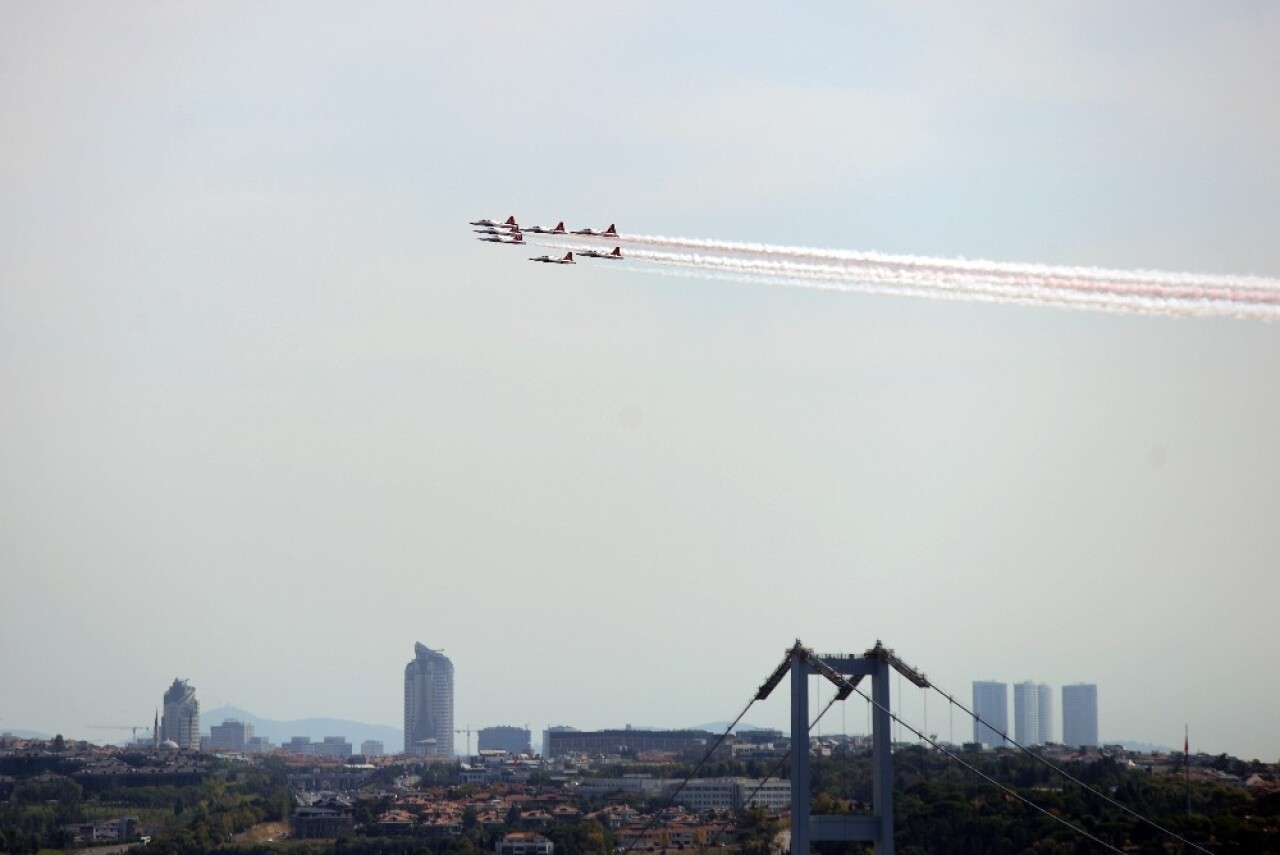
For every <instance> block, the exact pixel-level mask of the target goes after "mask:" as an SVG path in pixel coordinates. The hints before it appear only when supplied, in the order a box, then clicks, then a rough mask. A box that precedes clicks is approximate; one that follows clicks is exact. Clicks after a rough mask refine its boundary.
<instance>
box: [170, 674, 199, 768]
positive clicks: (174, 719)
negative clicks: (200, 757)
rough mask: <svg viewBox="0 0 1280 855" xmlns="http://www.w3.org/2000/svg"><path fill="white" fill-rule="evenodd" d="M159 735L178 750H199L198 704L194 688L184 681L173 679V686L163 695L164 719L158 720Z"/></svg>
mask: <svg viewBox="0 0 1280 855" xmlns="http://www.w3.org/2000/svg"><path fill="white" fill-rule="evenodd" d="M160 735H161V737H162V738H163V739H164V740H166V741H167V740H173V741H174V742H176V743H177V744H178V747H179V748H185V749H186V750H188V751H199V750H200V702H199V701H197V700H196V688H195V686H191V685H188V684H187V681H186V680H179V679H177V678H174V681H173V685H172V686H170V687H169V690H168V691H166V692H165V693H164V718H162V719H161V720H160Z"/></svg>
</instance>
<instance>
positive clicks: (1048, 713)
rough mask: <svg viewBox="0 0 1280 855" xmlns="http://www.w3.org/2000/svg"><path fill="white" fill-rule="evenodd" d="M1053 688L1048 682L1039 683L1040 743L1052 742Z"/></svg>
mask: <svg viewBox="0 0 1280 855" xmlns="http://www.w3.org/2000/svg"><path fill="white" fill-rule="evenodd" d="M1054 741H1055V740H1054V736H1053V689H1052V688H1050V687H1049V684H1048V683H1041V684H1040V743H1041V744H1042V745H1043V744H1044V743H1046V742H1054Z"/></svg>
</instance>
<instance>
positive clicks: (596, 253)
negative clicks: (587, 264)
mask: <svg viewBox="0 0 1280 855" xmlns="http://www.w3.org/2000/svg"><path fill="white" fill-rule="evenodd" d="M578 255H581V256H583V257H585V258H613V259H618V258H622V247H620V246H615V247H614V248H613V252H601V251H600V250H598V249H580V250H578Z"/></svg>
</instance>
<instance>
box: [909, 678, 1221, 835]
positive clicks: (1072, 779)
mask: <svg viewBox="0 0 1280 855" xmlns="http://www.w3.org/2000/svg"><path fill="white" fill-rule="evenodd" d="M930 688H932V689H933V690H934V691H935V692H937V693H938V694H940V695H942V697H944V698H946V699H947V700H948V701H950V702H951V704H952V705H954V706H957V707H959V708H960V709H961V711H963V712H964V713H966V714H967V715H968V716H969V717H970V718H972V719H973V720H974V721H976V722H978V723H979V724H985V725H986V726H987V727H988V728H990V729H991V730H992V731H995V732H996V733H1000V731H998V730H996V729H995V728H994V727H991V724H990V722H988V721H986V720H984V719H983V718H982V716H980V715H978V714H977V713H976V712H974V711H973V710H971V709H969V708H968V707H966V706H965V705H964V704H962V703H961V702H960V701H957V700H956V699H955V698H954V697H952V696H951V695H950V694H948V693H947V692H945V691H943V690H942V688H941V687H939V686H936V685H930ZM1000 735H1001V736H1002V737H1004V739H1005V741H1006V742H1008V743H1009V744H1010V745H1012V746H1013V747H1015V748H1017V749H1018V750H1019V751H1021V752H1022V753H1023V754H1026V755H1028V756H1029V757H1033V758H1035V759H1036V760H1037V761H1039V762H1040V763H1042V764H1044V765H1045V766H1047V767H1048V768H1050V769H1052V770H1053V771H1054V772H1056V773H1058V774H1059V775H1061V776H1062V777H1063V778H1066V779H1067V780H1068V781H1070V782H1072V783H1073V784H1076V785H1077V786H1079V787H1082V788H1084V789H1085V790H1087V791H1088V792H1090V793H1092V794H1093V795H1095V796H1097V797H1098V798H1100V799H1102V800H1103V801H1105V802H1106V803H1107V804H1109V805H1111V806H1112V807H1115V808H1119V809H1120V810H1122V811H1124V812H1125V813H1127V814H1129V815H1130V816H1132V817H1133V818H1134V819H1138V820H1141V821H1142V822H1145V823H1146V824H1147V825H1149V826H1151V827H1152V828H1154V829H1155V830H1156V831H1159V832H1161V833H1162V834H1167V835H1168V836H1169V837H1172V838H1173V839H1174V840H1177V841H1178V842H1179V843H1181V844H1183V845H1184V846H1189V847H1190V848H1192V849H1194V850H1196V851H1197V852H1204V853H1206V855H1213V853H1212V851H1211V850H1209V849H1206V848H1204V847H1203V846H1200V845H1198V844H1196V843H1193V842H1191V841H1190V840H1187V839H1186V838H1185V837H1183V836H1182V835H1180V834H1178V833H1177V832H1176V831H1173V830H1171V829H1168V828H1165V827H1164V826H1163V825H1161V824H1160V823H1158V822H1156V821H1155V820H1153V819H1148V818H1147V817H1145V816H1143V815H1142V814H1140V813H1138V812H1137V811H1136V810H1134V809H1133V808H1131V807H1128V806H1127V805H1124V804H1121V803H1120V802H1118V801H1116V800H1115V799H1113V798H1111V797H1110V796H1108V795H1107V794H1106V793H1104V792H1102V791H1101V790H1098V789H1096V788H1094V787H1091V786H1089V785H1088V784H1087V783H1085V782H1084V781H1082V780H1081V779H1080V778H1078V777H1076V776H1075V775H1073V774H1071V773H1070V772H1068V771H1067V770H1066V769H1064V768H1062V767H1061V766H1058V765H1057V764H1056V763H1053V762H1052V761H1051V760H1049V758H1047V757H1044V756H1042V755H1040V754H1037V753H1036V752H1034V751H1032V750H1031V749H1030V748H1028V747H1027V746H1025V745H1023V744H1022V743H1020V742H1018V741H1017V740H1015V739H1012V738H1010V737H1009V735H1008V734H1007V733H1000Z"/></svg>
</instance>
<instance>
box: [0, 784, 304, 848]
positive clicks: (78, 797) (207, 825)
mask: <svg viewBox="0 0 1280 855" xmlns="http://www.w3.org/2000/svg"><path fill="white" fill-rule="evenodd" d="M292 803H293V802H292V795H291V793H290V790H289V781H288V775H287V773H286V771H285V769H284V767H283V766H282V765H279V764H272V763H268V764H266V765H264V766H261V767H251V766H242V765H234V766H233V765H224V766H220V767H218V768H216V769H215V770H214V771H213V772H212V774H210V775H208V776H206V777H205V780H204V781H203V782H202V783H200V784H198V785H192V786H172V785H160V786H136V787H117V788H113V789H106V790H102V791H100V792H97V793H93V794H86V793H85V792H84V790H83V788H82V787H81V786H80V784H78V783H76V782H75V781H72V780H70V779H68V778H54V779H49V780H32V781H24V782H22V783H19V784H17V785H16V786H15V787H14V789H13V793H12V794H11V797H10V800H9V801H8V802H0V853H15V855H18V853H27V852H37V851H39V850H40V849H66V848H68V847H70V845H71V842H72V836H73V835H72V834H71V833H70V832H68V831H67V830H66V828H65V827H66V826H68V825H73V824H78V823H84V822H90V821H95V820H102V819H104V818H113V817H118V816H126V815H127V816H136V817H138V818H139V819H140V820H142V821H144V822H154V821H157V820H162V821H163V823H164V825H165V830H164V832H163V833H162V834H160V835H159V836H158V838H157V839H156V840H155V841H154V842H153V844H152V849H154V850H156V851H160V852H162V853H163V852H174V853H177V852H188V851H195V850H198V849H208V848H212V847H214V846H216V845H218V844H220V843H225V842H226V841H227V840H228V839H229V837H230V835H232V834H234V833H236V832H239V831H243V830H244V829H246V828H249V827H250V826H251V825H254V824H256V823H258V822H264V821H271V820H282V819H285V818H287V817H288V815H289V810H290V807H291V805H292ZM148 851H152V850H148Z"/></svg>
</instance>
